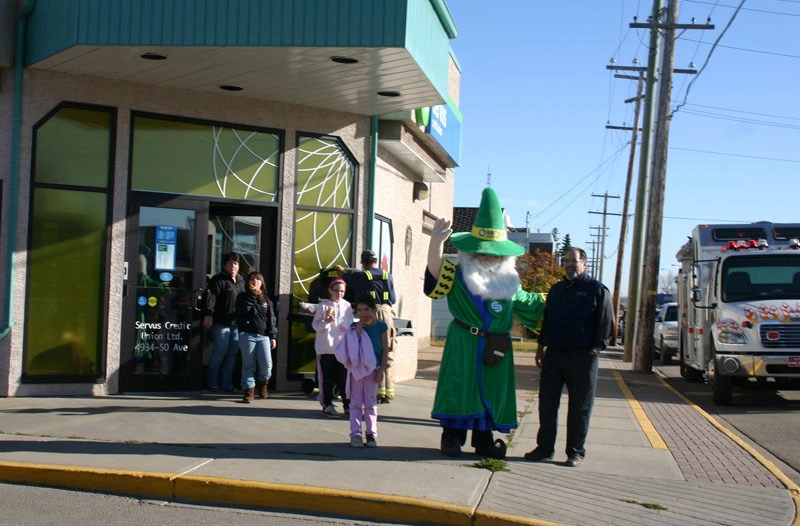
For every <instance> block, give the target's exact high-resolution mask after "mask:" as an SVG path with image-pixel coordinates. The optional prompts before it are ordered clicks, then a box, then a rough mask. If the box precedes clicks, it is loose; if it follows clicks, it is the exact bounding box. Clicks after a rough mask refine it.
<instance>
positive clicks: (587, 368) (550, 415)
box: [536, 349, 598, 458]
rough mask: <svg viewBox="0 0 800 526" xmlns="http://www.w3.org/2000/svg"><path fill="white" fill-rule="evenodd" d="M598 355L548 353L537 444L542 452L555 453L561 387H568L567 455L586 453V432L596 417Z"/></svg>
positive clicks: (549, 351) (542, 382)
mask: <svg viewBox="0 0 800 526" xmlns="http://www.w3.org/2000/svg"><path fill="white" fill-rule="evenodd" d="M597 361H598V358H597V355H596V354H591V353H590V352H589V351H553V350H550V349H548V350H547V352H546V353H545V355H544V363H543V364H542V374H541V380H540V382H539V433H538V434H537V435H536V444H537V446H538V448H539V449H540V450H541V451H542V453H544V454H546V455H552V454H553V452H554V451H555V445H556V430H557V429H558V406H559V405H560V403H561V389H562V388H563V387H564V385H566V386H567V393H568V395H569V410H568V412H567V449H566V453H567V457H570V456H579V457H581V458H583V457H584V456H586V449H584V445H585V444H586V435H587V434H588V433H589V417H591V416H592V406H593V405H594V392H595V388H596V387H597Z"/></svg>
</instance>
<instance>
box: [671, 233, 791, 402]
mask: <svg viewBox="0 0 800 526" xmlns="http://www.w3.org/2000/svg"><path fill="white" fill-rule="evenodd" d="M798 240H800V223H797V224H787V223H781V224H778V223H769V222H758V223H749V224H721V225H719V224H718V225H698V226H696V227H695V228H694V229H693V230H692V235H691V237H690V238H689V241H688V242H687V243H686V244H685V245H683V246H682V247H681V249H680V250H679V251H678V253H677V254H676V257H677V259H678V261H679V262H680V264H681V269H680V272H679V274H678V326H679V334H678V348H679V349H678V359H679V361H680V370H681V376H683V377H684V378H685V379H686V380H687V381H689V382H702V381H704V380H705V381H707V382H708V383H709V384H711V386H712V393H713V399H714V403H715V404H717V405H730V404H731V403H732V401H733V387H734V386H742V387H744V386H749V385H751V384H754V385H756V386H758V387H761V388H772V389H790V388H792V389H796V388H800V241H798Z"/></svg>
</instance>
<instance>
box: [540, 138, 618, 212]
mask: <svg viewBox="0 0 800 526" xmlns="http://www.w3.org/2000/svg"><path fill="white" fill-rule="evenodd" d="M628 144H630V142H627V143H625V144H623V145H622V146H621V147H620V148H619V149H617V151H615V152H614V153H612V154H611V156H610V157H608V158H606V159H605V160H604V161H602V162H601V163H600V164H599V165H597V166H596V167H594V168H593V169H592V170H591V171H590V172H589V173H588V174H586V175H585V176H583V177H582V178H581V179H580V180H579V181H578V182H577V183H575V184H574V185H572V186H571V187H569V188H568V189H567V190H566V191H565V192H564V193H563V194H561V195H560V196H558V197H557V198H556V200H555V201H553V202H552V203H550V204H549V205H547V206H546V207H545V208H544V209H542V211H541V212H539V213H538V214H536V215H535V216H533V219H536V218H537V217H539V216H541V215H542V214H544V213H545V212H547V211H548V210H549V209H550V208H552V207H553V206H555V204H556V203H558V202H559V201H561V199H563V198H564V196H565V195H567V194H568V193H570V192H571V191H572V190H574V189H575V187H576V186H578V185H579V184H581V183H582V182H584V181H585V180H586V179H588V178H589V176H591V175H592V174H593V173H595V172H596V171H598V170H600V169H601V168H603V166H604V165H606V164H608V163H609V162H611V161H613V160H614V159H616V157H617V156H618V155H619V152H621V151H622V150H623V149H624V148H626V147H627V146H628ZM600 175H602V172H601V173H600V174H599V175H598V176H597V177H600ZM592 182H594V180H592ZM579 195H580V194H579ZM553 219H555V218H553ZM551 221H552V219H551Z"/></svg>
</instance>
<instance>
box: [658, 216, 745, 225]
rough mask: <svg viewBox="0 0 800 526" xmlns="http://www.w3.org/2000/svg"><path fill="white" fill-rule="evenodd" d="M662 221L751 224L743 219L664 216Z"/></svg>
mask: <svg viewBox="0 0 800 526" xmlns="http://www.w3.org/2000/svg"><path fill="white" fill-rule="evenodd" d="M664 219H680V220H682V221H700V222H701V223H752V221H750V220H744V219H712V218H710V217H677V216H664Z"/></svg>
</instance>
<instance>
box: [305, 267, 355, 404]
mask: <svg viewBox="0 0 800 526" xmlns="http://www.w3.org/2000/svg"><path fill="white" fill-rule="evenodd" d="M345 287H346V285H345V283H344V280H342V279H334V280H332V281H331V282H330V283H329V284H328V294H329V295H330V299H329V300H325V299H323V300H320V302H319V304H318V305H317V310H316V312H315V313H314V320H313V321H312V322H311V326H312V327H313V328H314V331H315V332H316V339H315V341H314V349H315V350H316V352H317V379H318V382H319V402H320V404H321V405H322V413H323V414H324V415H326V416H333V417H335V416H339V413H338V412H337V411H336V408H335V407H334V405H333V399H334V398H335V396H334V390H333V386H334V385H336V386H337V387H338V391H339V393H340V394H341V397H342V401H343V403H344V411H345V413H347V412H348V400H347V397H346V395H345V383H346V381H347V371H346V370H345V368H344V366H343V365H342V364H341V363H339V361H338V360H336V356H335V355H334V349H336V346H337V345H338V344H339V342H340V341H341V340H342V337H343V336H344V332H345V331H346V330H347V328H348V327H350V325H351V324H352V323H353V309H352V307H351V306H350V303H349V302H348V301H347V300H345V299H344V293H345Z"/></svg>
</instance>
